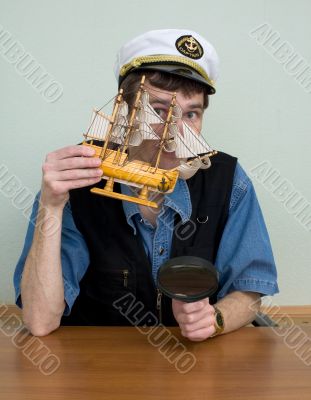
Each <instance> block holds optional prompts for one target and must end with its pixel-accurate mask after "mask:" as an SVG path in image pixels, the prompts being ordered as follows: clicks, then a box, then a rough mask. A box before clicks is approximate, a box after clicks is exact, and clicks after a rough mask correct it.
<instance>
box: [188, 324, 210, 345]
mask: <svg viewBox="0 0 311 400" xmlns="http://www.w3.org/2000/svg"><path fill="white" fill-rule="evenodd" d="M215 331H216V329H215V327H214V326H209V327H207V328H203V329H200V330H197V331H193V332H189V333H187V332H183V331H181V334H182V335H183V336H185V337H186V338H188V339H189V340H192V341H194V342H200V341H202V340H205V339H207V338H209V337H210V336H212V335H213V334H214V333H215Z"/></svg>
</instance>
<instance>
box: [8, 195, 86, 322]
mask: <svg viewBox="0 0 311 400" xmlns="http://www.w3.org/2000/svg"><path fill="white" fill-rule="evenodd" d="M39 197H40V193H39V194H38V195H37V196H36V198H35V201H34V204H33V208H32V214H31V217H30V222H29V225H28V229H27V233H26V238H25V243H24V247H23V250H22V254H21V256H20V258H19V260H18V263H17V265H16V268H15V272H14V278H13V280H14V288H15V302H16V304H17V305H18V306H19V307H22V301H21V290H20V283H21V278H22V274H23V270H24V265H25V261H26V258H27V255H28V253H29V250H30V247H31V244H32V240H33V235H34V229H35V223H36V217H37V213H38V208H39ZM61 262H62V271H63V282H64V292H65V302H66V307H65V311H64V315H69V314H70V310H71V308H72V306H73V304H74V302H75V300H76V298H77V296H78V294H79V292H80V286H79V282H80V280H81V279H82V277H83V275H84V274H85V272H86V270H87V268H88V265H89V252H88V249H87V246H86V243H85V240H84V238H83V236H82V235H81V233H80V232H79V231H78V229H77V228H76V226H75V223H74V220H73V217H72V213H71V207H70V204H69V203H67V204H66V206H65V207H64V211H63V219H62V235H61Z"/></svg>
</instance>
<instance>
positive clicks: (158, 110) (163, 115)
mask: <svg viewBox="0 0 311 400" xmlns="http://www.w3.org/2000/svg"><path fill="white" fill-rule="evenodd" d="M154 111H155V112H156V113H157V114H158V116H159V117H161V118H162V119H165V118H166V111H165V110H163V108H158V107H155V108H154Z"/></svg>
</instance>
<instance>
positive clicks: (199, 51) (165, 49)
mask: <svg viewBox="0 0 311 400" xmlns="http://www.w3.org/2000/svg"><path fill="white" fill-rule="evenodd" d="M149 69H151V70H159V71H164V72H168V73H170V74H174V75H178V76H182V77H184V78H187V79H192V80H195V81H198V82H200V83H203V84H204V85H206V86H207V87H208V89H209V94H214V93H215V92H216V90H215V81H216V79H217V77H218V69H219V59H218V56H217V53H216V51H215V49H214V47H213V46H212V45H211V44H210V43H209V42H208V41H207V40H206V39H204V38H203V37H202V36H200V35H199V34H198V33H196V32H193V31H191V30H187V29H161V30H153V31H149V32H146V33H144V34H142V35H140V36H137V37H136V38H134V39H132V40H130V41H129V42H127V43H126V44H125V45H123V46H122V47H121V49H120V50H119V52H118V54H117V60H116V63H115V68H114V71H115V75H116V78H117V79H118V81H119V85H120V84H121V82H122V81H123V79H124V78H125V77H126V76H127V75H128V74H129V73H130V72H133V71H136V70H149Z"/></svg>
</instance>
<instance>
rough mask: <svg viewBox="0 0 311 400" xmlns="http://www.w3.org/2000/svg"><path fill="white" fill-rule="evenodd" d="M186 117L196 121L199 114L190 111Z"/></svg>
mask: <svg viewBox="0 0 311 400" xmlns="http://www.w3.org/2000/svg"><path fill="white" fill-rule="evenodd" d="M186 117H187V118H188V119H195V118H197V117H198V114H197V113H196V112H195V111H189V112H187V114H186Z"/></svg>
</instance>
